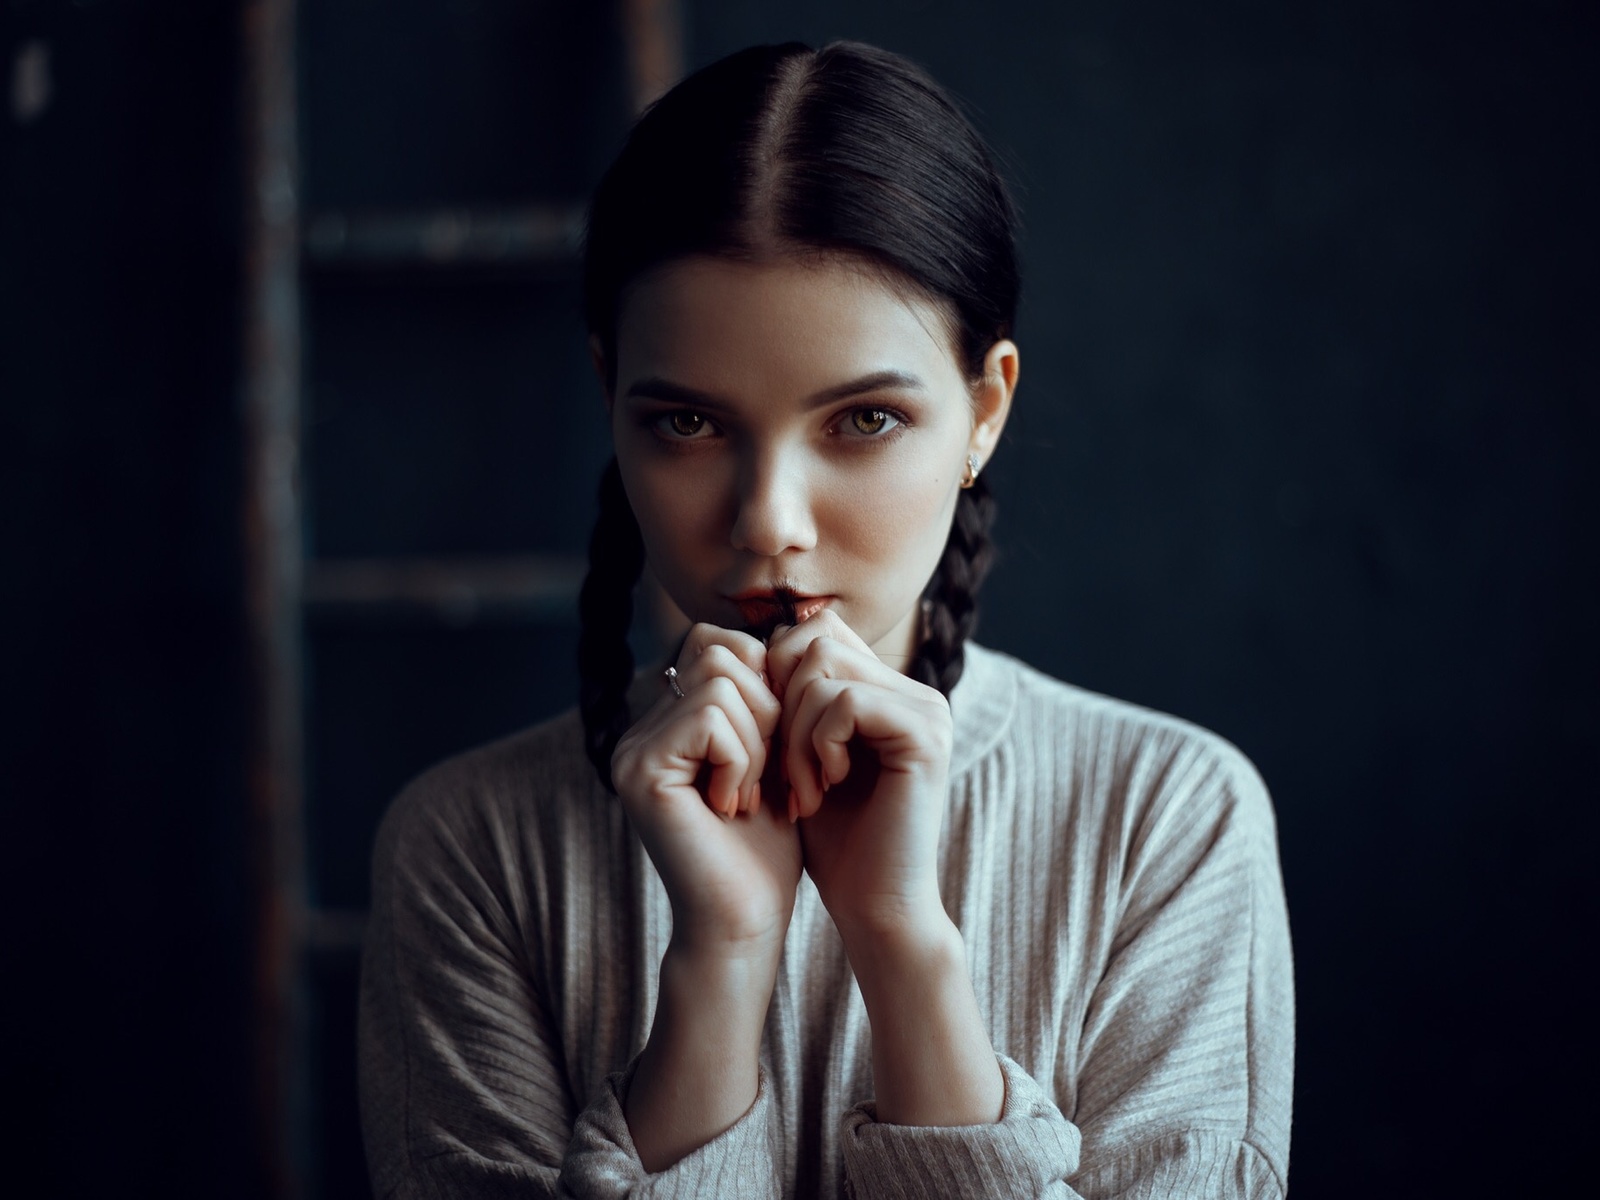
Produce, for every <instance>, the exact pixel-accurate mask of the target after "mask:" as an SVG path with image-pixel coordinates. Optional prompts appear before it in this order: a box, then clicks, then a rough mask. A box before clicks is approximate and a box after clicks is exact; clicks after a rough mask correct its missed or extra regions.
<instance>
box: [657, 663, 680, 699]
mask: <svg viewBox="0 0 1600 1200" xmlns="http://www.w3.org/2000/svg"><path fill="white" fill-rule="evenodd" d="M662 674H663V675H665V676H666V677H667V685H668V686H669V687H671V688H672V694H673V695H674V696H676V697H677V698H678V699H679V700H682V699H683V697H684V691H683V689H682V688H681V687H679V686H678V668H677V667H668V668H667V669H666V670H665V671H663V672H662Z"/></svg>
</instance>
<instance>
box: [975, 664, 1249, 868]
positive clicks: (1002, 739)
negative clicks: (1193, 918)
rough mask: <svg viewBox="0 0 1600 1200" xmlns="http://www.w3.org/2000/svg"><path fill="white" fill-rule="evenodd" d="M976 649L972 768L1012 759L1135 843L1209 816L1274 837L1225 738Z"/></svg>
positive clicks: (1243, 762) (1241, 759) (1239, 754)
mask: <svg viewBox="0 0 1600 1200" xmlns="http://www.w3.org/2000/svg"><path fill="white" fill-rule="evenodd" d="M967 650H968V662H969V670H970V671H971V673H972V683H973V684H974V685H975V686H974V687H973V693H974V695H973V696H972V698H971V699H970V701H969V702H968V703H967V704H966V711H965V712H963V711H962V701H963V697H962V696H961V694H960V688H961V686H963V685H965V683H966V682H967V680H966V679H963V683H962V685H958V687H957V691H956V694H955V695H954V696H952V701H951V706H952V709H953V710H955V711H956V713H957V717H956V719H957V722H958V729H960V730H963V731H964V732H966V733H967V734H968V735H969V743H971V744H972V745H973V748H974V750H975V751H976V753H975V754H973V756H972V765H976V763H977V762H978V761H981V760H982V759H985V758H990V757H992V756H994V755H996V754H1001V755H1005V756H1007V757H1008V758H1010V759H1011V760H1013V761H1015V762H1017V763H1019V764H1022V765H1025V766H1027V767H1028V768H1030V770H1029V773H1030V774H1032V775H1033V776H1034V777H1035V778H1037V779H1038V780H1039V781H1040V783H1041V785H1042V786H1054V787H1055V788H1057V789H1058V790H1062V789H1065V790H1068V791H1070V793H1071V796H1072V798H1073V800H1074V806H1075V807H1079V808H1083V807H1087V808H1090V809H1093V810H1095V811H1097V812H1098V813H1099V815H1100V816H1101V817H1102V819H1105V820H1109V821H1113V822H1115V823H1118V824H1122V825H1124V826H1126V827H1127V828H1126V833H1127V836H1128V837H1129V838H1131V839H1140V840H1142V838H1141V834H1142V837H1148V836H1150V835H1151V834H1153V833H1156V832H1158V831H1159V830H1158V829H1157V826H1159V825H1162V824H1165V823H1167V822H1169V821H1172V820H1174V819H1179V820H1180V823H1186V822H1187V821H1188V820H1197V819H1201V818H1202V817H1204V818H1207V819H1210V820H1212V821H1220V820H1227V821H1242V822H1244V823H1246V824H1248V825H1249V826H1251V827H1253V828H1256V829H1258V830H1259V831H1260V832H1264V833H1268V834H1272V833H1274V818H1273V813H1272V805H1271V800H1270V797H1269V794H1268V791H1267V787H1266V784H1265V783H1264V782H1263V780H1262V778H1261V775H1260V773H1259V772H1258V771H1257V769H1256V767H1255V764H1254V763H1253V762H1251V760H1250V759H1249V758H1248V757H1247V756H1246V755H1245V754H1244V752H1243V751H1241V750H1240V749H1239V748H1238V747H1237V746H1236V745H1234V744H1233V743H1232V742H1231V741H1229V740H1228V739H1227V738H1225V737H1223V736H1222V735H1221V734H1218V733H1216V732H1213V731H1212V730H1210V729H1206V728H1205V727H1203V726H1201V725H1198V724H1196V723H1195V722H1193V721H1189V720H1186V719H1184V718H1182V717H1178V716H1174V715H1172V714H1170V713H1164V712H1160V711H1158V710H1156V709H1152V708H1148V707H1145V706H1143V705H1139V704H1135V703H1132V702H1130V701H1127V700H1119V699H1116V698H1115V697H1111V696H1106V695H1103V694H1101V693H1098V692H1093V691H1090V690H1088V689H1086V688H1083V687H1079V686H1077V685H1076V684H1072V683H1068V682H1066V681H1064V680H1061V679H1057V678H1055V677H1054V676H1051V675H1048V674H1046V673H1045V672H1043V671H1041V670H1039V669H1038V668H1036V667H1033V666H1030V665H1029V664H1027V663H1025V662H1023V661H1021V660H1020V659H1017V658H1015V657H1013V656H1011V655H1009V654H1005V653H1003V652H1001V651H997V650H991V649H989V648H987V647H984V646H979V645H974V644H970V643H969V645H968V647H967ZM978 710H981V712H979V711H978ZM963 717H966V718H969V719H968V720H966V721H963Z"/></svg>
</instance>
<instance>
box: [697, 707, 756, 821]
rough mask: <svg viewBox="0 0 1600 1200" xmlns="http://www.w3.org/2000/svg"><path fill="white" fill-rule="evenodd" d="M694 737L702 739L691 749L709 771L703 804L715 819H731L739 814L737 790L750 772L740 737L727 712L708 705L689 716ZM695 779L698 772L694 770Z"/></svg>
mask: <svg viewBox="0 0 1600 1200" xmlns="http://www.w3.org/2000/svg"><path fill="white" fill-rule="evenodd" d="M690 719H691V721H692V722H693V724H694V730H695V732H696V733H698V734H700V735H702V736H701V737H700V738H699V739H698V742H697V743H696V742H691V746H692V747H693V749H694V750H695V751H697V752H698V754H697V757H698V758H699V760H700V761H701V762H704V763H707V764H709V765H710V767H711V777H710V779H709V780H707V782H706V803H707V804H708V805H709V806H710V808H711V810H712V811H713V812H715V813H716V814H717V815H718V816H720V817H724V818H729V819H731V818H732V817H733V815H734V813H736V812H737V811H738V810H739V789H740V785H741V784H742V782H743V780H744V777H745V775H746V773H747V772H748V771H749V769H750V755H749V752H748V750H747V749H746V748H745V741H744V739H743V738H742V737H740V736H739V732H738V730H737V728H736V722H735V720H734V718H733V717H732V715H731V714H729V713H728V712H727V710H725V709H723V708H720V707H718V706H716V705H712V704H708V705H707V706H706V707H705V708H703V709H701V710H700V712H699V713H698V714H695V715H694V716H692V717H691V718H690ZM695 774H696V776H698V775H699V771H698V770H696V772H695Z"/></svg>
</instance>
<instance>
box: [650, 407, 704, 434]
mask: <svg viewBox="0 0 1600 1200" xmlns="http://www.w3.org/2000/svg"><path fill="white" fill-rule="evenodd" d="M710 425H711V423H710V422H709V421H707V420H706V419H705V417H703V416H701V415H700V414H699V413H697V412H690V411H689V410H688V409H679V410H678V411H677V412H670V413H663V414H662V415H661V416H659V417H657V418H656V420H655V427H656V430H657V431H658V432H659V433H660V434H661V435H662V436H663V437H666V438H668V439H670V440H672V441H679V442H686V441H690V440H691V439H698V438H699V437H700V435H701V434H702V433H703V432H704V431H705V430H706V429H709V428H710Z"/></svg>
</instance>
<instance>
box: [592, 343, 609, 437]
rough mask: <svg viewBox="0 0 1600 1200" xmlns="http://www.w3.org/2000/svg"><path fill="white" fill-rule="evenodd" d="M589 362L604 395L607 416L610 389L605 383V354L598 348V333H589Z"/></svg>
mask: <svg viewBox="0 0 1600 1200" xmlns="http://www.w3.org/2000/svg"><path fill="white" fill-rule="evenodd" d="M589 362H590V363H592V364H593V366H594V373H595V376H596V377H597V378H598V379H599V380H600V392H601V394H602V395H603V396H604V397H605V400H606V416H608V417H609V416H610V415H611V401H612V396H611V389H610V387H609V386H607V384H606V356H605V352H604V351H603V350H602V349H601V348H600V335H599V334H598V333H591V334H590V335H589Z"/></svg>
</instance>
